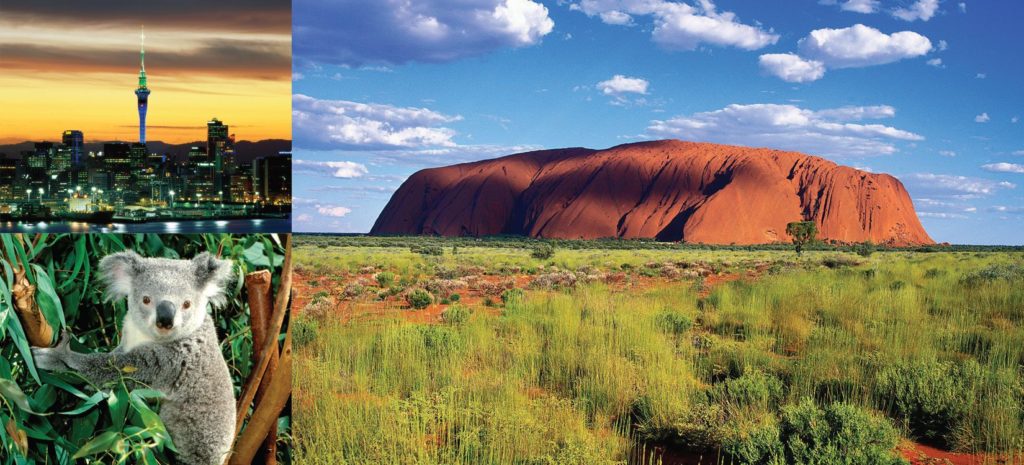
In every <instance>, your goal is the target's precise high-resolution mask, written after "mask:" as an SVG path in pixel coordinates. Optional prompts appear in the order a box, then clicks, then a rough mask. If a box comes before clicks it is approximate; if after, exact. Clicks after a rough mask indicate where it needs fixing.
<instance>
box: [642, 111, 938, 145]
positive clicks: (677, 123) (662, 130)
mask: <svg viewBox="0 0 1024 465" xmlns="http://www.w3.org/2000/svg"><path fill="white" fill-rule="evenodd" d="M894 113H895V110H893V109H892V107H888V106H884V105H880V106H874V107H843V108H835V109H828V110H820V111H813V110H807V109H803V108H800V107H797V106H795V105H779V104H753V105H738V104H733V105H729V106H727V107H725V108H723V109H720V110H715V111H709V112H702V113H694V114H692V115H687V116H676V117H674V118H671V119H668V120H664V121H660V120H655V121H652V122H651V124H650V125H649V126H648V128H647V131H648V133H649V134H651V135H653V136H658V137H679V138H682V139H686V140H693V141H709V142H717V143H723V144H736V145H747V146H756V147H772V148H777V149H783V150H797V151H802V152H807V153H811V154H818V155H825V156H836V157H860V156H873V155H888V154H892V153H895V152H896V151H897V148H896V147H895V146H894V145H893V142H894V141H920V140H923V139H924V137H922V136H920V135H918V134H914V133H912V132H909V131H904V130H901V129H897V128H893V127H890V126H885V125H881V124H858V123H852V122H851V121H857V120H860V119H865V118H887V117H891V116H892V115H893V114H894Z"/></svg>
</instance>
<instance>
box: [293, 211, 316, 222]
mask: <svg viewBox="0 0 1024 465" xmlns="http://www.w3.org/2000/svg"><path fill="white" fill-rule="evenodd" d="M295 221H298V222H299V223H308V222H310V221H313V217H312V216H311V215H310V214H308V213H302V214H300V215H299V216H296V217H295Z"/></svg>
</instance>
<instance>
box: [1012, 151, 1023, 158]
mask: <svg viewBox="0 0 1024 465" xmlns="http://www.w3.org/2000/svg"><path fill="white" fill-rule="evenodd" d="M1013 154H1014V155H1017V156H1019V157H1024V150H1016V151H1014V152H1013Z"/></svg>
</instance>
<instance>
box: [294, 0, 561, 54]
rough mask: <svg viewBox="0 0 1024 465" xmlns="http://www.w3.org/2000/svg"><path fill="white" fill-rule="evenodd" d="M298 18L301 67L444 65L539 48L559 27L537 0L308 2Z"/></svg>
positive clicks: (300, 6) (296, 39) (296, 14)
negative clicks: (503, 51) (493, 53)
mask: <svg viewBox="0 0 1024 465" xmlns="http://www.w3.org/2000/svg"><path fill="white" fill-rule="evenodd" d="M292 17H293V21H294V24H296V25H297V26H296V27H295V30H294V31H293V33H294V39H293V42H292V43H293V44H294V45H295V58H296V63H298V64H299V66H303V65H306V64H309V63H330V64H336V65H353V66H359V65H363V64H366V63H393V64H401V63H406V62H410V61H422V62H445V61H451V60H456V59H459V58H463V57H467V56H474V55H480V54H483V53H487V52H491V51H494V50H498V49H502V48H517V47H526V46H531V45H535V44H537V43H539V42H540V41H541V39H542V38H543V37H544V36H545V35H547V34H549V33H550V32H551V31H552V30H553V29H554V21H552V19H551V18H550V17H549V16H548V9H547V7H545V6H544V5H543V4H541V3H540V2H539V1H535V0H472V1H467V0H417V1H408V0H375V1H370V2H367V1H358V0H306V1H303V2H299V3H296V5H295V8H294V9H293V11H292Z"/></svg>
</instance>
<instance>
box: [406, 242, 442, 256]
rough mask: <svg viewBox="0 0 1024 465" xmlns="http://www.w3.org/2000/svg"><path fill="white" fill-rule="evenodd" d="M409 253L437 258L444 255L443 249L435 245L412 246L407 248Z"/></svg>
mask: <svg viewBox="0 0 1024 465" xmlns="http://www.w3.org/2000/svg"><path fill="white" fill-rule="evenodd" d="M409 251H410V252H413V253H418V254H420V255H431V256H437V257H439V256H441V255H444V249H442V248H441V247H440V246H437V245H414V246H412V247H409Z"/></svg>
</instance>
